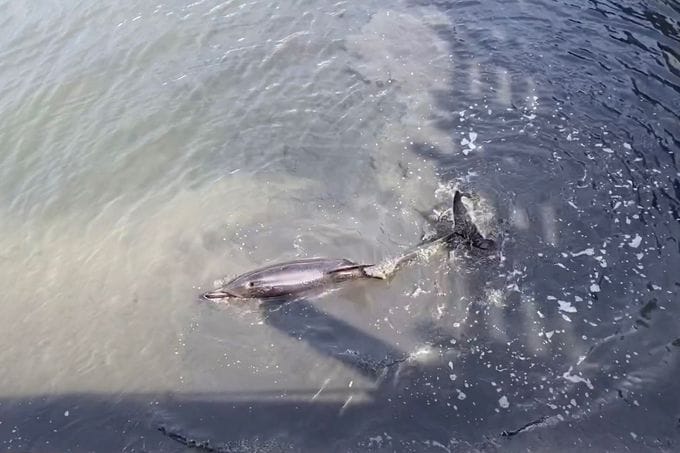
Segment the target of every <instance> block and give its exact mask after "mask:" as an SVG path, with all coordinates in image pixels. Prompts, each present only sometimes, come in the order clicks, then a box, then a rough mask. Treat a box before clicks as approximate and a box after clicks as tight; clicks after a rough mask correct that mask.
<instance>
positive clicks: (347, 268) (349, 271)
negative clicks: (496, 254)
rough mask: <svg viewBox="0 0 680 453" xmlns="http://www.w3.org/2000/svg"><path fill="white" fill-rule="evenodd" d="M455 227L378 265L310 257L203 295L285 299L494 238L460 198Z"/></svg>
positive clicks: (384, 275) (387, 273)
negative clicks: (430, 252)
mask: <svg viewBox="0 0 680 453" xmlns="http://www.w3.org/2000/svg"><path fill="white" fill-rule="evenodd" d="M453 220H454V225H453V229H451V228H448V231H446V232H443V233H440V234H439V235H438V236H436V237H435V238H433V239H430V240H427V241H425V242H422V243H421V244H418V245H417V246H416V247H414V248H412V249H411V250H409V251H408V252H406V253H404V254H403V255H400V256H398V257H396V258H393V259H390V260H386V261H384V262H382V263H379V264H375V265H374V264H358V263H354V262H352V261H350V260H347V259H332V258H311V259H304V260H296V261H289V262H286V263H279V264H273V265H271V266H267V267H263V268H260V269H257V270H254V271H251V272H247V273H245V274H242V275H239V276H238V277H236V278H234V279H233V280H231V281H229V282H228V283H226V284H225V285H224V286H222V287H221V288H219V289H216V290H214V291H209V292H207V293H205V294H203V296H202V297H203V298H204V299H208V300H215V299H231V298H235V299H285V298H293V297H295V296H298V295H302V294H305V293H308V292H309V291H313V290H318V289H321V288H325V287H329V286H333V285H335V284H338V283H342V282H345V281H348V280H359V279H381V280H386V279H389V278H390V277H391V276H392V275H394V273H395V272H396V271H397V269H398V268H399V267H400V266H401V265H402V264H404V263H405V262H407V261H410V260H412V259H413V258H415V257H417V256H418V254H419V253H421V252H422V251H423V250H424V249H430V248H435V247H438V246H442V245H447V246H449V247H451V246H454V245H456V244H458V243H461V244H464V245H467V246H473V247H476V248H480V249H484V250H486V249H489V248H491V247H492V246H493V241H491V240H490V239H484V237H483V236H482V235H481V234H480V233H479V231H478V230H477V227H476V226H475V225H474V223H472V220H471V219H470V217H469V215H468V213H467V210H466V209H465V206H464V205H463V203H462V200H461V194H460V192H456V194H455V195H454V198H453Z"/></svg>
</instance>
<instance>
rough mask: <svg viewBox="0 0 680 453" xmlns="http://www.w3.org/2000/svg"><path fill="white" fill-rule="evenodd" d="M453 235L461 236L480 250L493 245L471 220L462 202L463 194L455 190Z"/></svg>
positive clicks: (490, 247)
mask: <svg viewBox="0 0 680 453" xmlns="http://www.w3.org/2000/svg"><path fill="white" fill-rule="evenodd" d="M453 235H454V237H455V236H457V237H459V238H462V239H463V240H464V241H465V242H466V243H467V244H469V245H471V246H472V247H476V248H478V249H482V250H489V249H492V248H493V247H494V245H495V243H494V241H492V240H491V239H486V238H484V236H482V234H481V233H480V232H479V230H478V229H477V225H475V224H474V223H473V222H472V219H471V218H470V214H468V212H467V209H466V208H465V205H464V204H463V194H462V193H461V192H460V191H458V190H456V193H455V194H454V196H453Z"/></svg>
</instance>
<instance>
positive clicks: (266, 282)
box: [223, 258, 364, 298]
mask: <svg viewBox="0 0 680 453" xmlns="http://www.w3.org/2000/svg"><path fill="white" fill-rule="evenodd" d="M363 267H364V266H363V265H359V264H356V263H354V262H352V261H350V260H347V259H329V258H311V259H304V260H296V261H289V262H286V263H279V264H273V265H270V266H266V267H263V268H260V269H257V270H255V271H252V272H248V273H246V274H243V275H240V276H238V277H236V278H235V279H234V280H232V281H230V282H229V283H227V284H226V285H225V286H224V287H223V289H224V290H225V291H227V292H228V293H231V294H233V295H235V296H238V297H247V298H271V297H284V296H289V295H292V294H299V293H302V292H304V291H307V290H311V289H314V288H316V287H319V286H322V285H325V284H327V283H331V282H340V281H343V280H348V279H351V278H355V277H361V276H363V275H362V274H361V273H360V269H361V268H363ZM355 271H356V272H355Z"/></svg>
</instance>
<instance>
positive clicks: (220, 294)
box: [201, 289, 234, 300]
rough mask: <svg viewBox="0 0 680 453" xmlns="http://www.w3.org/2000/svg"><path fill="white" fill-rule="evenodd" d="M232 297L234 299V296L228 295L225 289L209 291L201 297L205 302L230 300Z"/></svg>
mask: <svg viewBox="0 0 680 453" xmlns="http://www.w3.org/2000/svg"><path fill="white" fill-rule="evenodd" d="M230 297H234V295H233V294H230V293H228V292H227V291H225V290H223V289H217V290H215V291H208V292H207V293H203V294H202V295H201V299H204V300H216V299H228V298H230Z"/></svg>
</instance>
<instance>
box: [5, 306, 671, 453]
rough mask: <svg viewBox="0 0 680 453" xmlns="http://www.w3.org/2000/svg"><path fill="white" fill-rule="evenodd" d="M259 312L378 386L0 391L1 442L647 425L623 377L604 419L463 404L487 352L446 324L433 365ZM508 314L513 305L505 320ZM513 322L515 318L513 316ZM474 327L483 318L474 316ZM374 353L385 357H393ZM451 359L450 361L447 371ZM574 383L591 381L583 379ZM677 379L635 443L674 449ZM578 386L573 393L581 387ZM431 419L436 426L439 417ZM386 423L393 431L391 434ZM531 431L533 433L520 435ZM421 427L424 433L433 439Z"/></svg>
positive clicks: (257, 440) (212, 443) (495, 437)
mask: <svg viewBox="0 0 680 453" xmlns="http://www.w3.org/2000/svg"><path fill="white" fill-rule="evenodd" d="M474 308H476V309H481V308H482V307H481V306H480V305H478V306H476V307H474ZM263 310H264V311H266V313H267V323H268V325H270V326H271V327H273V328H275V329H278V330H280V331H281V332H284V333H285V334H287V335H290V336H292V337H295V338H297V339H299V340H300V341H302V342H304V343H305V344H306V345H309V346H312V347H314V348H315V349H316V350H317V351H318V352H321V353H322V354H325V355H328V356H330V357H333V358H335V359H337V360H339V361H341V362H342V363H344V364H347V365H349V366H351V367H352V368H354V369H355V370H357V371H358V372H360V373H362V374H363V375H365V376H370V377H371V378H372V379H373V380H374V382H375V387H374V388H373V389H371V390H368V391H367V393H368V394H367V395H366V396H367V397H366V398H364V399H363V400H362V401H360V402H356V403H351V404H349V401H350V400H351V398H349V399H348V398H347V395H351V394H352V392H350V391H348V392H347V393H345V394H344V395H342V394H341V395H339V396H340V397H343V399H340V400H337V401H324V400H320V399H316V396H318V394H319V393H320V392H321V390H318V389H309V391H297V392H284V393H283V394H281V392H278V391H277V392H266V391H259V392H253V393H247V392H231V393H230V392H222V393H208V394H195V393H194V394H191V393H188V394H121V395H99V394H66V395H42V396H31V397H3V398H2V399H0V421H1V422H2V423H1V424H0V439H2V444H1V446H0V448H1V449H2V450H3V451H71V452H86V451H101V452H108V451H126V452H133V451H134V452H151V451H164V452H167V451H184V450H185V449H189V450H195V451H214V452H234V451H244V452H245V451H300V450H304V451H354V450H364V449H366V448H369V449H370V450H371V451H394V450H395V449H396V450H398V451H440V450H441V449H444V450H446V451H503V452H508V451H511V452H512V451H527V449H529V450H531V451H533V449H536V450H538V451H543V449H551V448H553V447H554V446H555V445H560V446H561V447H560V451H582V449H584V448H586V449H588V450H594V451H605V450H607V451H619V450H620V449H625V446H626V443H627V442H626V439H630V434H629V433H631V432H632V433H635V432H636V431H637V430H638V428H639V427H640V426H639V423H640V421H639V420H634V419H633V418H634V415H635V414H636V413H638V411H639V409H638V407H636V404H634V402H633V397H630V395H629V394H627V392H626V389H625V386H624V385H623V384H622V383H619V384H618V385H617V384H616V383H612V385H613V386H614V389H616V390H615V391H617V392H618V395H619V397H618V398H616V399H615V400H614V401H606V398H604V397H601V396H602V395H601V396H600V397H597V398H595V401H596V404H595V405H596V406H599V409H598V410H597V411H593V412H594V413H595V414H596V415H597V416H592V417H587V416H586V417H580V416H574V417H573V418H567V419H565V417H561V416H555V411H553V410H551V409H550V408H549V407H548V406H549V404H548V405H547V404H540V405H532V404H525V405H519V407H515V408H514V410H513V411H512V412H508V411H500V412H498V411H497V412H496V413H494V412H493V411H489V408H487V407H483V405H482V404H479V405H477V404H466V400H465V397H464V396H463V397H461V395H464V392H467V393H468V397H469V395H470V393H472V391H474V390H473V389H472V388H468V385H467V383H462V382H455V381H454V382H453V383H451V381H449V379H450V376H453V374H451V373H456V374H458V375H459V376H474V375H479V376H481V377H482V379H486V378H487V377H488V375H489V373H488V372H486V371H485V369H486V368H487V366H486V361H485V360H484V358H483V356H479V355H478V354H476V352H475V349H476V347H475V345H474V343H475V341H476V339H475V338H474V333H473V332H468V333H467V334H466V335H461V334H460V333H459V332H455V331H452V330H446V329H441V328H440V329H439V331H438V335H435V336H432V329H431V328H430V327H431V326H422V328H423V330H424V331H425V332H426V334H427V335H428V336H429V337H430V338H432V340H433V341H432V342H431V344H432V346H433V350H432V352H431V353H433V354H434V355H435V356H436V357H437V360H433V361H421V360H417V359H416V358H414V357H413V356H410V357H407V356H404V355H403V354H402V353H400V352H399V351H397V350H395V349H394V348H393V347H391V346H390V345H388V344H385V343H384V342H383V341H381V340H380V339H377V338H375V337H374V336H371V335H369V334H366V333H365V332H361V331H359V330H357V329H355V328H353V327H352V326H351V325H348V324H347V323H345V322H343V321H342V320H338V319H335V318H334V317H333V316H331V315H328V314H326V313H323V312H322V311H320V310H319V309H317V308H316V307H314V305H313V304H311V303H310V302H308V301H304V300H302V301H296V302H292V303H290V304H288V305H286V306H281V307H278V308H276V309H273V307H264V308H263ZM472 311H473V312H474V311H475V310H474V309H473V310H472ZM513 312H515V311H514V310H509V312H508V314H509V316H510V317H512V313H513ZM652 312H653V310H652V309H649V308H648V309H646V310H643V311H642V312H641V315H640V316H641V318H644V319H646V320H647V321H648V322H651V321H652V319H653V314H652ZM481 318H482V317H478V320H479V321H481ZM506 322H507V323H508V324H511V325H513V324H516V322H515V320H513V319H511V318H509V319H507V320H506ZM468 323H472V324H475V323H476V321H475V320H474V319H470V320H468ZM310 324H314V326H316V328H318V331H319V332H323V331H329V332H332V335H333V337H334V338H335V339H336V340H335V344H334V345H332V346H328V347H323V346H320V345H324V344H328V342H326V341H323V339H322V338H320V336H323V333H321V334H320V333H318V332H314V331H311V332H310V331H309V330H308V329H306V328H302V326H303V325H305V326H308V325H310ZM480 333H481V332H480ZM635 335H637V334H636V333H635V331H634V330H631V331H630V332H621V333H619V334H617V335H616V337H618V338H615V339H613V340H612V341H614V342H617V341H620V342H621V343H622V345H623V344H624V343H625V340H624V338H625V337H629V336H635ZM452 340H453V341H452ZM355 345H357V347H359V348H361V351H362V354H361V355H350V356H347V355H345V354H344V352H343V351H342V350H341V349H343V348H347V349H349V348H351V347H354V346H355ZM504 346H505V345H504V344H502V343H501V342H496V343H495V345H494V346H493V348H498V350H499V353H500V354H501V355H507V357H508V360H507V365H508V366H510V367H512V372H513V373H516V374H518V375H520V376H521V375H524V376H529V375H531V373H541V372H542V371H544V370H541V369H538V370H537V369H535V367H536V363H535V362H532V361H527V360H526V358H523V357H522V356H521V354H522V352H521V351H520V350H519V349H514V350H513V347H512V344H509V345H508V350H509V351H507V352H503V347H504ZM679 349H680V338H679V339H676V340H674V341H673V342H670V343H668V344H666V345H664V346H663V347H662V348H660V350H659V351H656V352H654V354H655V355H656V356H657V357H658V359H659V361H660V362H665V363H666V366H668V367H671V368H672V367H674V363H673V361H672V360H669V359H668V356H669V355H670V354H673V353H675V354H677V353H678V352H677V351H678V350H679ZM369 350H370V351H371V354H366V355H367V356H368V357H371V359H369V360H367V361H366V360H364V359H363V358H362V356H363V355H364V354H365V352H366V351H369ZM554 352H557V351H554ZM376 357H385V360H387V362H385V361H383V360H382V359H381V360H376V359H375V358H376ZM510 357H512V358H510ZM447 361H449V363H455V365H453V366H451V365H448V366H447V365H445V363H446V362H447ZM669 371H670V370H669ZM300 372H301V373H304V370H300ZM640 378H643V377H640ZM453 379H454V380H455V378H453ZM500 379H502V377H500ZM442 380H444V381H445V382H448V383H449V384H450V385H447V384H445V383H444V382H442ZM500 383H501V381H499V384H500ZM593 384H594V385H595V387H596V388H599V387H601V386H606V385H608V384H607V383H604V382H601V381H599V380H596V381H594V382H593ZM576 385H581V386H582V387H584V388H585V386H584V385H582V384H576ZM675 385H676V384H675V378H674V376H673V373H667V374H666V375H665V377H663V378H662V379H660V380H658V381H657V382H656V383H655V385H654V388H650V389H648V391H642V392H637V393H636V395H635V396H634V398H636V399H639V400H641V401H644V402H645V405H646V406H647V407H649V406H650V405H655V410H654V411H653V412H651V413H649V414H647V416H648V417H650V420H647V423H652V422H656V423H657V425H656V428H655V429H654V430H653V431H650V430H647V431H646V436H647V437H646V438H645V439H644V440H643V442H642V443H641V444H638V446H640V447H643V446H646V448H651V447H654V448H656V449H658V451H675V450H676V449H677V448H678V446H679V444H678V442H677V440H676V438H677V436H675V434H676V433H677V430H678V429H680V418H679V417H680V412H678V405H677V399H676V398H674V397H671V395H672V393H666V392H672V390H673V388H674V387H675ZM477 390H478V391H477V396H476V397H475V399H476V400H477V401H478V402H480V403H481V402H482V401H483V400H484V399H494V400H496V399H498V393H497V391H496V389H495V388H494V387H493V386H491V385H488V386H487V387H486V388H485V389H479V388H478V389H477ZM534 390H535V389H534ZM362 391H364V392H366V390H362ZM525 391H527V392H531V391H532V390H531V389H525ZM596 392H597V391H596ZM572 393H573V395H574V396H575V397H577V398H578V396H576V393H577V392H572ZM326 396H327V395H326ZM333 396H334V395H333ZM480 397H481V398H480ZM343 400H344V402H343ZM544 403H545V402H544ZM463 408H464V409H463ZM575 410H576V409H575ZM490 413H491V415H490ZM660 415H662V416H660ZM671 416H672V417H673V420H672V422H671V423H669V420H667V419H666V417H671ZM433 420H436V423H434V424H433V423H432V421H433ZM386 421H388V422H389V424H390V425H391V426H397V427H398V430H397V431H391V432H386V431H384V427H385V422H386ZM539 428H540V429H539ZM525 432H532V433H533V434H535V435H534V436H531V437H524V436H520V434H524V433H525ZM422 433H426V434H427V435H426V437H423V436H422ZM405 439H418V440H409V441H405Z"/></svg>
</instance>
